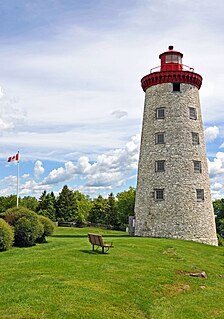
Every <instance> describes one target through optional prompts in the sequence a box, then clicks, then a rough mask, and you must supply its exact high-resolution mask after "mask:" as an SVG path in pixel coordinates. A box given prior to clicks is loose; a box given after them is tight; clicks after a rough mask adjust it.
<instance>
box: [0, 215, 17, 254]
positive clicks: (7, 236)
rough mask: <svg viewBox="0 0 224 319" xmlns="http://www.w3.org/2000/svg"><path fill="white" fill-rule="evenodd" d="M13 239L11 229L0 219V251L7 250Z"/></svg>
mask: <svg viewBox="0 0 224 319" xmlns="http://www.w3.org/2000/svg"><path fill="white" fill-rule="evenodd" d="M13 240H14V234H13V229H12V227H10V225H9V224H8V223H6V221H4V220H3V219H0V251H3V250H8V249H9V248H10V247H11V246H12V244H13Z"/></svg>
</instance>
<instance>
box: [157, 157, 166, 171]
mask: <svg viewBox="0 0 224 319" xmlns="http://www.w3.org/2000/svg"><path fill="white" fill-rule="evenodd" d="M155 171H156V172H165V161H164V160H158V161H155Z"/></svg>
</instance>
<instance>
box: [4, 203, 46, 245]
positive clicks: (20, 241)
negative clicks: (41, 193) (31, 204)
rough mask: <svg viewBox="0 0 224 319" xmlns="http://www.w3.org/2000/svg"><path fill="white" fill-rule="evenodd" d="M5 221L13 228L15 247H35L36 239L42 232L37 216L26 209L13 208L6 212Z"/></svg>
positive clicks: (42, 228)
mask: <svg viewBox="0 0 224 319" xmlns="http://www.w3.org/2000/svg"><path fill="white" fill-rule="evenodd" d="M5 220H6V221H7V222H8V223H9V224H10V225H12V226H13V227H14V232H15V243H14V244H15V246H19V247H29V246H33V245H35V242H36V240H37V238H39V237H41V236H42V234H43V232H44V227H43V225H42V224H41V223H40V222H39V220H38V215H37V214H36V213H35V212H33V211H32V210H29V209H27V208H26V207H22V206H21V207H13V208H10V209H8V210H7V211H6V213H5Z"/></svg>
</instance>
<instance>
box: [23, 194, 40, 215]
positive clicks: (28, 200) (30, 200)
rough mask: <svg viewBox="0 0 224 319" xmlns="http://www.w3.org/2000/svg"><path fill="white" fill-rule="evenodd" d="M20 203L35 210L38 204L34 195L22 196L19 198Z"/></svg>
mask: <svg viewBox="0 0 224 319" xmlns="http://www.w3.org/2000/svg"><path fill="white" fill-rule="evenodd" d="M20 205H21V206H24V207H27V208H29V209H30V210H33V211H34V212H35V211H36V209H37V206H38V201H37V199H36V197H32V196H24V197H23V198H21V199H20Z"/></svg>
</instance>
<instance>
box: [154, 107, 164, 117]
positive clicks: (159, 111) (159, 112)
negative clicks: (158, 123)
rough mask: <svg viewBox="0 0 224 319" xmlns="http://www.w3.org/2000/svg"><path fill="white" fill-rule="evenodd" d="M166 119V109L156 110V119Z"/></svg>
mask: <svg viewBox="0 0 224 319" xmlns="http://www.w3.org/2000/svg"><path fill="white" fill-rule="evenodd" d="M164 117H165V108H164V107H159V108H158V109H156V118H157V119H164Z"/></svg>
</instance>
